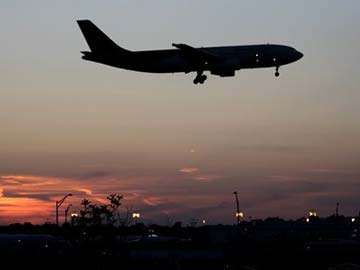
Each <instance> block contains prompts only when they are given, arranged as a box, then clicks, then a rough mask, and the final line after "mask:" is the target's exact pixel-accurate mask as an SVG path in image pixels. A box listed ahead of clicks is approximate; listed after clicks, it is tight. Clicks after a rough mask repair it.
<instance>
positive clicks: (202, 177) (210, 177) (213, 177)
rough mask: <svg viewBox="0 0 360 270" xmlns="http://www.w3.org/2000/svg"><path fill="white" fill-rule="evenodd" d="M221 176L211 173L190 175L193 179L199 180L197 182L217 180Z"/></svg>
mask: <svg viewBox="0 0 360 270" xmlns="http://www.w3.org/2000/svg"><path fill="white" fill-rule="evenodd" d="M221 178H223V176H220V175H212V174H199V175H196V176H194V177H192V179H193V180H195V181H199V182H210V181H214V180H218V179H221Z"/></svg>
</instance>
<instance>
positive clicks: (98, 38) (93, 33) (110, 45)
mask: <svg viewBox="0 0 360 270" xmlns="http://www.w3.org/2000/svg"><path fill="white" fill-rule="evenodd" d="M77 23H78V24H79V27H80V29H81V32H82V33H83V35H84V37H85V39H86V42H87V44H88V45H89V47H90V50H91V51H92V52H102V53H105V52H119V51H123V52H129V51H128V50H125V49H123V48H121V47H120V46H118V45H117V44H116V43H115V42H114V41H112V40H111V39H110V38H109V37H108V36H107V35H105V34H104V33H103V32H102V31H101V30H100V29H99V28H98V27H97V26H96V25H95V24H93V23H92V22H91V21H90V20H78V21H77Z"/></svg>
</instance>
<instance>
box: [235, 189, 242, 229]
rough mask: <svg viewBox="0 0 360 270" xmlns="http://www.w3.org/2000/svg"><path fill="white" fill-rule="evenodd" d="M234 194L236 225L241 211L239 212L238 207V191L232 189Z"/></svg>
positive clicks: (238, 222)
mask: <svg viewBox="0 0 360 270" xmlns="http://www.w3.org/2000/svg"><path fill="white" fill-rule="evenodd" d="M234 195H235V199H236V222H237V225H239V224H240V218H241V216H242V213H240V208H239V199H238V193H237V191H234Z"/></svg>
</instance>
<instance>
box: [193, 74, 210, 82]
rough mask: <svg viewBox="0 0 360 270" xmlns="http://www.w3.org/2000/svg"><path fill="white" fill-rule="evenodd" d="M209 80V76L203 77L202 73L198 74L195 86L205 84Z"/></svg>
mask: <svg viewBox="0 0 360 270" xmlns="http://www.w3.org/2000/svg"><path fill="white" fill-rule="evenodd" d="M206 79H207V76H206V75H203V74H202V72H198V74H197V76H196V78H195V79H194V81H193V83H194V84H198V83H200V84H203V83H204V82H205V81H206Z"/></svg>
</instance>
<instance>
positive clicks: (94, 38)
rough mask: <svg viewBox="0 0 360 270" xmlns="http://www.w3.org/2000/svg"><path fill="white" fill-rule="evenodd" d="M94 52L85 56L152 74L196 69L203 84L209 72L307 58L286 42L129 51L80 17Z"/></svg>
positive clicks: (221, 72) (227, 72) (231, 73)
mask: <svg viewBox="0 0 360 270" xmlns="http://www.w3.org/2000/svg"><path fill="white" fill-rule="evenodd" d="M77 23H78V25H79V27H80V30H81V32H82V33H83V35H84V37H85V40H86V42H87V44H88V46H89V47H90V50H91V51H82V52H81V53H82V54H83V56H82V59H84V60H88V61H92V62H96V63H101V64H105V65H109V66H112V67H116V68H122V69H127V70H132V71H139V72H149V73H179V72H184V73H190V72H196V73H197V74H196V77H195V79H194V81H193V83H194V84H203V83H204V82H205V81H206V79H207V76H206V75H205V74H204V72H205V71H209V72H210V73H211V74H212V75H217V76H220V77H233V76H235V73H236V71H237V70H241V69H254V68H269V67H275V76H276V77H279V75H280V73H279V68H280V67H281V66H283V65H287V64H290V63H293V62H295V61H297V60H299V59H301V58H302V57H303V54H302V53H301V52H299V51H297V50H296V49H294V48H292V47H289V46H284V45H273V44H264V45H245V46H226V47H207V48H204V47H201V48H194V47H191V46H189V45H187V44H182V43H173V44H172V46H173V47H175V49H169V50H152V51H129V50H126V49H124V48H122V47H120V46H118V45H117V44H116V43H115V42H114V41H112V40H111V39H110V38H109V37H108V36H107V35H106V34H105V33H103V32H102V31H101V30H100V29H99V28H98V27H97V26H96V25H95V24H94V23H92V22H91V21H90V20H77Z"/></svg>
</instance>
